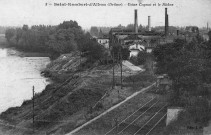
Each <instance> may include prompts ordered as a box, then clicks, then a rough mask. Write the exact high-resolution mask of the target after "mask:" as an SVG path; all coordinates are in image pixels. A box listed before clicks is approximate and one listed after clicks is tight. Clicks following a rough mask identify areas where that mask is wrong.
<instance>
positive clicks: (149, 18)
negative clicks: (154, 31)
mask: <svg viewBox="0 0 211 135" xmlns="http://www.w3.org/2000/svg"><path fill="white" fill-rule="evenodd" d="M148 30H149V31H151V17H150V16H148Z"/></svg>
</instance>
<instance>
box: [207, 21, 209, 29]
mask: <svg viewBox="0 0 211 135" xmlns="http://www.w3.org/2000/svg"><path fill="white" fill-rule="evenodd" d="M207 30H209V24H208V22H207Z"/></svg>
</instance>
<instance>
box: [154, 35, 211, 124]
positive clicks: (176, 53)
mask: <svg viewBox="0 0 211 135" xmlns="http://www.w3.org/2000/svg"><path fill="white" fill-rule="evenodd" d="M210 34H211V33H210ZM210 38H211V36H210ZM153 54H154V57H155V61H156V62H157V64H156V67H157V70H156V72H157V74H168V76H169V77H170V79H171V80H172V81H173V86H172V90H173V93H172V98H171V100H170V103H171V105H173V106H180V107H184V108H185V109H186V110H187V112H188V114H189V116H191V117H190V118H191V120H192V121H193V122H195V123H200V125H201V124H207V123H208V121H209V119H210V118H211V116H210V111H211V110H210V106H209V101H210V100H211V93H210V92H211V87H210V83H211V59H210V58H211V40H209V42H204V41H203V40H202V38H200V37H199V36H198V37H196V38H195V39H194V40H193V41H192V42H189V43H187V42H186V41H184V40H181V39H177V40H175V42H173V43H168V44H165V45H159V46H157V47H156V48H155V50H154V51H153Z"/></svg>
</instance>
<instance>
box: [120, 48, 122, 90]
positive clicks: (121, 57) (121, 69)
mask: <svg viewBox="0 0 211 135" xmlns="http://www.w3.org/2000/svg"><path fill="white" fill-rule="evenodd" d="M120 66H121V89H122V49H121V51H120Z"/></svg>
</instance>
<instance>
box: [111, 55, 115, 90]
mask: <svg viewBox="0 0 211 135" xmlns="http://www.w3.org/2000/svg"><path fill="white" fill-rule="evenodd" d="M114 66H115V64H114V52H113V85H112V89H113V88H114V83H115V82H114V81H115V80H114Z"/></svg>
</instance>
